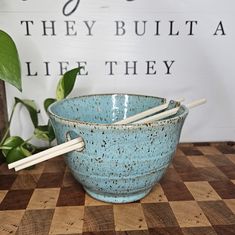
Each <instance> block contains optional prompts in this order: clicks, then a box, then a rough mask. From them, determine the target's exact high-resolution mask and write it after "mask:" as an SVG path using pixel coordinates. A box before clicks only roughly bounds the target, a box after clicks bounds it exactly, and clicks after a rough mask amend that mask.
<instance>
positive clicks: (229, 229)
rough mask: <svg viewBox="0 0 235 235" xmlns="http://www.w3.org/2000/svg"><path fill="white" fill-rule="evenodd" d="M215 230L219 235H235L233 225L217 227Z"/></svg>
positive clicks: (234, 225) (234, 226)
mask: <svg viewBox="0 0 235 235" xmlns="http://www.w3.org/2000/svg"><path fill="white" fill-rule="evenodd" d="M214 229H215V231H216V233H217V235H234V234H235V224H232V225H226V226H225V225H215V226H214Z"/></svg>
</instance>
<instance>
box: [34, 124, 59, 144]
mask: <svg viewBox="0 0 235 235" xmlns="http://www.w3.org/2000/svg"><path fill="white" fill-rule="evenodd" d="M34 136H35V137H37V138H38V139H40V140H44V141H49V142H52V141H53V140H54V139H55V133H54V130H53V128H52V126H51V123H50V121H49V122H48V125H44V126H38V127H37V128H35V130H34Z"/></svg>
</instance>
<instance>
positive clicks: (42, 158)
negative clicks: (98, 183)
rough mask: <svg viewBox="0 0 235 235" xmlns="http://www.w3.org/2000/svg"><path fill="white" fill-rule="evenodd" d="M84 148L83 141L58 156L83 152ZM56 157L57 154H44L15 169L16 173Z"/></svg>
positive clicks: (60, 152) (65, 149) (62, 151)
mask: <svg viewBox="0 0 235 235" xmlns="http://www.w3.org/2000/svg"><path fill="white" fill-rule="evenodd" d="M77 139H78V138H77ZM68 142H70V141H68ZM83 147H84V142H83V140H82V141H81V142H79V143H77V144H73V145H71V146H68V147H66V148H64V149H61V150H60V151H57V153H56V156H59V155H62V154H65V153H69V152H71V151H74V150H77V151H82V150H83ZM32 156H33V155H32ZM54 157H55V153H50V154H45V153H44V155H43V156H42V157H39V158H36V159H33V160H31V161H29V162H27V163H24V164H21V165H18V166H16V167H15V171H19V170H22V169H24V168H27V167H30V166H33V165H36V164H38V163H40V162H43V161H46V160H49V159H51V158H54Z"/></svg>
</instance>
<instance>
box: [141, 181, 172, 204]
mask: <svg viewBox="0 0 235 235" xmlns="http://www.w3.org/2000/svg"><path fill="white" fill-rule="evenodd" d="M167 201H168V200H167V198H166V195H165V193H164V191H163V189H162V187H161V185H160V184H157V185H155V186H154V187H153V189H152V190H151V192H150V193H149V194H148V195H147V196H146V197H144V198H143V199H141V203H154V202H167Z"/></svg>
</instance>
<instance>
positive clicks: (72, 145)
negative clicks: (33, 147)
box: [8, 137, 84, 169]
mask: <svg viewBox="0 0 235 235" xmlns="http://www.w3.org/2000/svg"><path fill="white" fill-rule="evenodd" d="M77 146H78V147H77ZM83 146H84V142H83V140H82V138H81V137H78V138H75V139H72V140H70V141H67V142H65V143H63V144H60V145H57V146H55V147H53V148H49V149H47V150H45V151H42V152H40V153H36V154H34V155H31V156H29V157H26V158H23V159H21V160H19V161H16V162H13V163H11V164H9V165H8V168H9V169H12V168H14V167H17V166H19V165H22V164H26V163H28V162H30V161H32V160H35V159H38V158H41V157H44V156H45V155H46V156H47V155H48V156H51V155H52V154H53V155H55V154H56V153H57V152H63V150H65V149H67V148H70V149H71V148H72V150H71V151H73V150H74V149H76V148H82V147H83ZM73 148H74V149H73Z"/></svg>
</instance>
